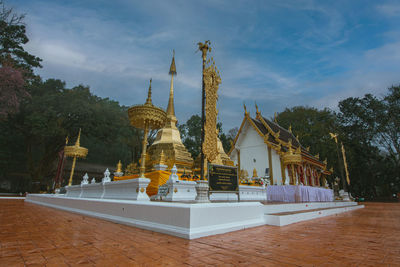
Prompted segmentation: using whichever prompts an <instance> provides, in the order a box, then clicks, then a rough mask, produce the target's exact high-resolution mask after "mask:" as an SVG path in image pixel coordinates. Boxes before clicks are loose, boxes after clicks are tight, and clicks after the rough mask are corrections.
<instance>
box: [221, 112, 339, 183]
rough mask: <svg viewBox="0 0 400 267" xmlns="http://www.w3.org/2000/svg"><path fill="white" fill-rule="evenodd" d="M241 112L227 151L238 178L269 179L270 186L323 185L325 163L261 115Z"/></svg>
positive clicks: (290, 133) (291, 135)
mask: <svg viewBox="0 0 400 267" xmlns="http://www.w3.org/2000/svg"><path fill="white" fill-rule="evenodd" d="M256 109H257V113H256V118H255V119H254V118H252V117H251V116H250V114H249V112H248V111H247V110H246V107H245V112H244V118H243V121H242V124H241V126H240V128H239V131H238V133H237V135H236V137H235V139H234V142H233V145H232V148H231V150H230V152H229V155H230V158H231V159H232V160H233V161H234V163H235V164H236V165H237V166H238V168H239V170H240V172H239V173H240V176H241V177H240V178H247V176H249V174H252V176H253V177H264V178H269V180H270V183H271V185H284V184H286V185H289V184H290V185H299V184H303V185H309V186H325V185H326V180H325V179H326V176H327V175H330V174H331V172H330V171H328V170H327V162H326V160H325V161H321V160H320V159H319V156H318V155H316V156H313V155H311V154H310V152H309V149H308V148H304V147H303V146H302V145H301V144H300V142H299V139H298V138H297V137H295V136H294V134H293V133H292V131H291V127H290V128H289V130H287V129H284V128H282V127H281V126H280V125H279V124H278V123H277V121H276V119H275V121H274V122H272V121H270V120H268V119H266V118H265V117H263V116H262V115H261V113H260V112H259V110H258V107H257V106H256Z"/></svg>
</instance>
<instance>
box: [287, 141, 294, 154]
mask: <svg viewBox="0 0 400 267" xmlns="http://www.w3.org/2000/svg"><path fill="white" fill-rule="evenodd" d="M288 149H289V153H290V154H293V149H292V138H289V141H288Z"/></svg>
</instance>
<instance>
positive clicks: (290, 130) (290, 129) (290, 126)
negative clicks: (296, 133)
mask: <svg viewBox="0 0 400 267" xmlns="http://www.w3.org/2000/svg"><path fill="white" fill-rule="evenodd" d="M291 132H292V125H291V124H290V125H289V133H291Z"/></svg>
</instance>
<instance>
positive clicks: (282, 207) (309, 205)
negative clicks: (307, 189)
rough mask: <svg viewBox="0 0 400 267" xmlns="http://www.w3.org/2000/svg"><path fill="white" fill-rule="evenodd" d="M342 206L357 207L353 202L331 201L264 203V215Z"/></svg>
mask: <svg viewBox="0 0 400 267" xmlns="http://www.w3.org/2000/svg"><path fill="white" fill-rule="evenodd" d="M344 206H357V202H353V201H333V202H304V203H272V204H271V203H268V202H267V203H264V214H273V213H280V212H293V211H302V210H315V209H325V208H337V207H344Z"/></svg>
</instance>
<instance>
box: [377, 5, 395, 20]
mask: <svg viewBox="0 0 400 267" xmlns="http://www.w3.org/2000/svg"><path fill="white" fill-rule="evenodd" d="M377 9H378V11H379V12H381V13H382V14H383V15H385V16H389V17H397V16H400V3H388V4H383V5H379V6H377Z"/></svg>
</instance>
